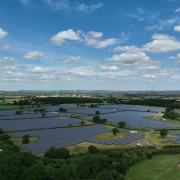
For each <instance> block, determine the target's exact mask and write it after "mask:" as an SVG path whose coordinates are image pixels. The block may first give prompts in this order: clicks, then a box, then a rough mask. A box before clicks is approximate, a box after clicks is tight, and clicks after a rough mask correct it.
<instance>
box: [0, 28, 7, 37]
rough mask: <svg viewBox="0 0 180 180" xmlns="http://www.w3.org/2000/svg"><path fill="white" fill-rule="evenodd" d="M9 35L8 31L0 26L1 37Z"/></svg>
mask: <svg viewBox="0 0 180 180" xmlns="http://www.w3.org/2000/svg"><path fill="white" fill-rule="evenodd" d="M7 35H8V33H7V32H6V31H4V30H3V29H2V28H0V39H3V38H4V37H6V36H7Z"/></svg>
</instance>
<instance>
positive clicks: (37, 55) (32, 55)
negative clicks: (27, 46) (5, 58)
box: [24, 51, 44, 60]
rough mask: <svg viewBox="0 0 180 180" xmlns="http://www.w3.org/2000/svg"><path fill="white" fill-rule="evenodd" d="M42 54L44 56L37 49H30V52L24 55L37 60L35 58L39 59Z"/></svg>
mask: <svg viewBox="0 0 180 180" xmlns="http://www.w3.org/2000/svg"><path fill="white" fill-rule="evenodd" d="M43 56H44V55H43V53H41V52H39V51H32V52H28V53H27V54H26V55H25V56H24V57H25V58H27V59H32V60H37V59H41V58H42V57H43Z"/></svg>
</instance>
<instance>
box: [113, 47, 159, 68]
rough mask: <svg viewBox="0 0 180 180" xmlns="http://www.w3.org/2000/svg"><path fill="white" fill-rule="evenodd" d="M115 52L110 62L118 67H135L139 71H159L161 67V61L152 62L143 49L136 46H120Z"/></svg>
mask: <svg viewBox="0 0 180 180" xmlns="http://www.w3.org/2000/svg"><path fill="white" fill-rule="evenodd" d="M114 51H115V52H120V54H114V55H113V56H112V57H111V58H110V62H111V63H114V64H118V65H126V66H133V67H136V68H138V69H149V70H153V69H158V68H159V66H160V62H159V61H154V60H152V59H151V58H150V57H149V56H148V55H147V54H146V53H145V52H143V51H142V49H140V48H138V47H136V46H124V47H123V46H122V47H121V46H119V47H117V48H115V49H114Z"/></svg>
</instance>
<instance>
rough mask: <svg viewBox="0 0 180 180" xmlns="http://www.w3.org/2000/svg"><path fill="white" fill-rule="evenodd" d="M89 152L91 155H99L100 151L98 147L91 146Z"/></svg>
mask: <svg viewBox="0 0 180 180" xmlns="http://www.w3.org/2000/svg"><path fill="white" fill-rule="evenodd" d="M88 152H89V153H92V154H93V153H97V152H98V149H97V147H96V146H93V145H90V146H89V147H88Z"/></svg>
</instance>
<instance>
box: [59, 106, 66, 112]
mask: <svg viewBox="0 0 180 180" xmlns="http://www.w3.org/2000/svg"><path fill="white" fill-rule="evenodd" d="M59 112H62V113H66V112H67V109H65V108H62V107H61V108H59Z"/></svg>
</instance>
